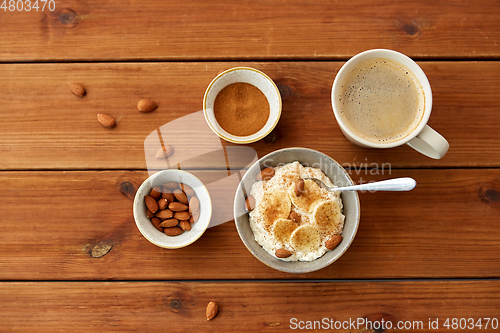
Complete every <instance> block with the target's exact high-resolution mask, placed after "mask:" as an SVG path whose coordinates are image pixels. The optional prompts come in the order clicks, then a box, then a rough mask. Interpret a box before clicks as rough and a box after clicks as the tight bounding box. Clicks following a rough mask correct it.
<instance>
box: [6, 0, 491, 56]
mask: <svg viewBox="0 0 500 333" xmlns="http://www.w3.org/2000/svg"><path fill="white" fill-rule="evenodd" d="M52 2H53V1H52ZM33 3H34V2H33ZM53 3H55V10H54V11H49V10H48V8H45V11H41V9H42V8H40V10H39V11H38V12H37V11H35V10H31V11H29V12H28V11H26V10H24V11H21V12H18V11H17V10H15V11H10V10H9V9H7V10H4V12H3V13H2V20H1V22H0V30H1V31H2V32H3V33H2V45H1V48H0V61H81V60H85V61H102V60H106V61H108V60H184V59H195V60H199V59H212V60H213V59H217V60H221V59H339V58H343V59H346V58H348V57H350V56H352V55H354V54H356V53H359V52H361V51H364V50H366V49H370V48H389V49H396V50H398V51H401V52H404V53H407V54H409V55H410V56H414V57H419V58H436V57H441V58H443V57H445V58H479V57H495V58H498V56H499V48H498V45H497V43H498V41H499V39H500V29H499V28H500V19H499V16H498V8H499V7H498V2H496V1H488V0H479V1H475V2H470V3H469V2H466V3H464V2H452V3H448V2H446V3H436V2H434V1H430V0H420V1H415V2H412V3H411V4H408V2H407V1H391V2H390V3H387V2H385V1H382V0H379V1H367V0H357V1H351V2H349V3H337V2H333V1H319V2H318V1H316V2H310V1H307V0H293V1H287V2H286V3H283V2H282V1H278V0H275V1H258V2H244V3H242V2H239V1H235V0H226V1H194V2H193V1H190V2H184V1H168V2H165V1H152V0H146V1H140V2H133V1H128V2H123V1H117V0H115V1H105V2H102V1H97V0H91V1H85V2H81V1H76V0H68V1H64V2H60V1H55V2H53ZM7 4H8V2H7ZM26 8H27V7H26Z"/></svg>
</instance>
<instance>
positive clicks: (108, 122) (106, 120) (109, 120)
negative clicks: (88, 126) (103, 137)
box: [97, 113, 116, 128]
mask: <svg viewBox="0 0 500 333" xmlns="http://www.w3.org/2000/svg"><path fill="white" fill-rule="evenodd" d="M97 120H99V122H100V123H101V125H102V126H104V127H108V128H110V127H113V126H115V124H116V121H115V118H113V117H111V116H109V115H107V114H104V113H98V114H97Z"/></svg>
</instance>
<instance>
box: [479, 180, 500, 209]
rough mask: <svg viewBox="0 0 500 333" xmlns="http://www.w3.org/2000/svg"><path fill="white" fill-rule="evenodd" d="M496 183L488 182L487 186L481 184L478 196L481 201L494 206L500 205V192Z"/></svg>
mask: <svg viewBox="0 0 500 333" xmlns="http://www.w3.org/2000/svg"><path fill="white" fill-rule="evenodd" d="M492 187H496V186H495V184H488V185H486V186H481V188H479V193H478V196H479V198H480V199H481V201H484V202H486V203H488V204H489V205H490V206H492V207H496V208H498V207H500V192H499V191H498V190H497V189H496V188H492Z"/></svg>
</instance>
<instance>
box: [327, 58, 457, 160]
mask: <svg viewBox="0 0 500 333" xmlns="http://www.w3.org/2000/svg"><path fill="white" fill-rule="evenodd" d="M375 58H386V59H390V60H392V61H395V62H397V63H399V64H401V65H403V66H404V67H406V68H408V69H409V70H411V71H412V72H413V74H414V75H415V76H416V78H417V80H418V81H419V83H420V85H421V86H422V89H423V93H424V95H425V108H424V112H423V115H422V118H421V120H420V122H419V124H418V126H416V127H415V129H413V130H412V131H411V132H410V133H409V134H408V135H406V136H405V137H402V138H400V139H398V140H395V141H391V142H372V141H368V140H366V139H364V138H362V137H360V136H359V135H357V134H355V133H354V132H353V131H352V130H351V129H350V128H349V127H348V126H347V125H346V124H345V122H344V120H343V119H342V117H341V116H340V101H339V99H340V96H341V93H342V85H343V82H344V80H345V78H346V75H348V74H349V73H350V72H351V70H353V69H354V68H355V67H356V65H358V64H359V63H360V62H362V61H365V60H368V59H375ZM332 107H333V113H334V114H335V118H336V119H337V122H338V124H339V127H340V129H341V131H342V133H343V134H344V136H345V137H346V138H347V139H348V140H349V141H351V142H352V143H354V144H356V145H358V146H361V147H369V148H392V147H397V146H401V145H403V144H405V143H406V144H407V145H409V146H410V147H412V148H413V149H415V150H416V151H418V152H420V153H422V154H424V155H426V156H428V157H431V158H434V159H440V158H442V157H443V156H444V155H445V154H446V152H447V151H448V148H449V144H448V141H446V139H445V138H444V137H443V136H441V134H439V133H438V132H436V131H435V130H433V129H432V128H431V127H430V126H428V125H427V121H428V120H429V117H430V115H431V110H432V91H431V85H430V83H429V80H428V79H427V76H426V75H425V73H424V71H423V70H422V69H421V68H420V66H418V65H417V63H415V62H414V61H413V60H412V59H410V58H409V57H407V56H406V55H404V54H402V53H399V52H396V51H392V50H384V49H375V50H368V51H365V52H362V53H359V54H357V55H355V56H354V57H352V58H351V59H349V61H347V62H346V63H345V64H344V66H342V68H341V69H340V70H339V72H338V73H337V76H336V77H335V80H334V82H333V88H332Z"/></svg>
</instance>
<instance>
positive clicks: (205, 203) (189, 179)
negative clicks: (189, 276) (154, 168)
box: [134, 169, 212, 249]
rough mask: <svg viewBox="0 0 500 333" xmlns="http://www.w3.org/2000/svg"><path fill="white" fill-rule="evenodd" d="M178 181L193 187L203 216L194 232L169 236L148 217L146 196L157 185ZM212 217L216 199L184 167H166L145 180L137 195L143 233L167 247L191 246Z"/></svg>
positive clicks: (136, 208)
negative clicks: (180, 168)
mask: <svg viewBox="0 0 500 333" xmlns="http://www.w3.org/2000/svg"><path fill="white" fill-rule="evenodd" d="M168 182H176V183H183V184H186V185H188V186H190V187H191V188H192V189H193V190H194V192H195V194H196V196H197V197H198V199H199V200H200V217H199V219H198V221H197V222H195V223H193V224H192V225H191V230H190V231H185V232H183V233H182V234H180V235H178V236H167V235H165V234H164V233H163V232H160V231H159V230H158V229H156V228H155V227H154V226H153V224H152V223H151V221H150V219H149V218H147V216H146V213H147V207H146V204H145V203H144V196H146V195H148V194H149V193H150V192H151V189H152V188H153V187H154V186H159V185H161V184H163V183H168ZM211 217H212V201H211V199H210V194H209V193H208V190H207V188H206V187H205V185H203V183H202V182H201V181H200V180H199V179H198V178H197V177H195V176H194V175H192V174H191V173H189V172H186V171H182V170H174V169H172V170H170V169H169V170H162V171H159V172H157V173H155V174H154V175H152V176H150V177H149V178H148V179H146V180H145V181H144V183H142V185H141V186H140V187H139V189H138V190H137V193H136V194H135V198H134V219H135V224H136V225H137V228H139V231H140V232H141V234H142V235H143V236H144V237H145V238H146V239H147V240H148V241H150V242H151V243H153V244H155V245H157V246H159V247H163V248H167V249H177V248H181V247H185V246H188V245H189V244H192V243H193V242H195V241H196V240H197V239H198V238H200V237H201V235H203V233H204V232H205V230H206V229H207V227H208V224H209V223H210V218H211Z"/></svg>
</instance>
